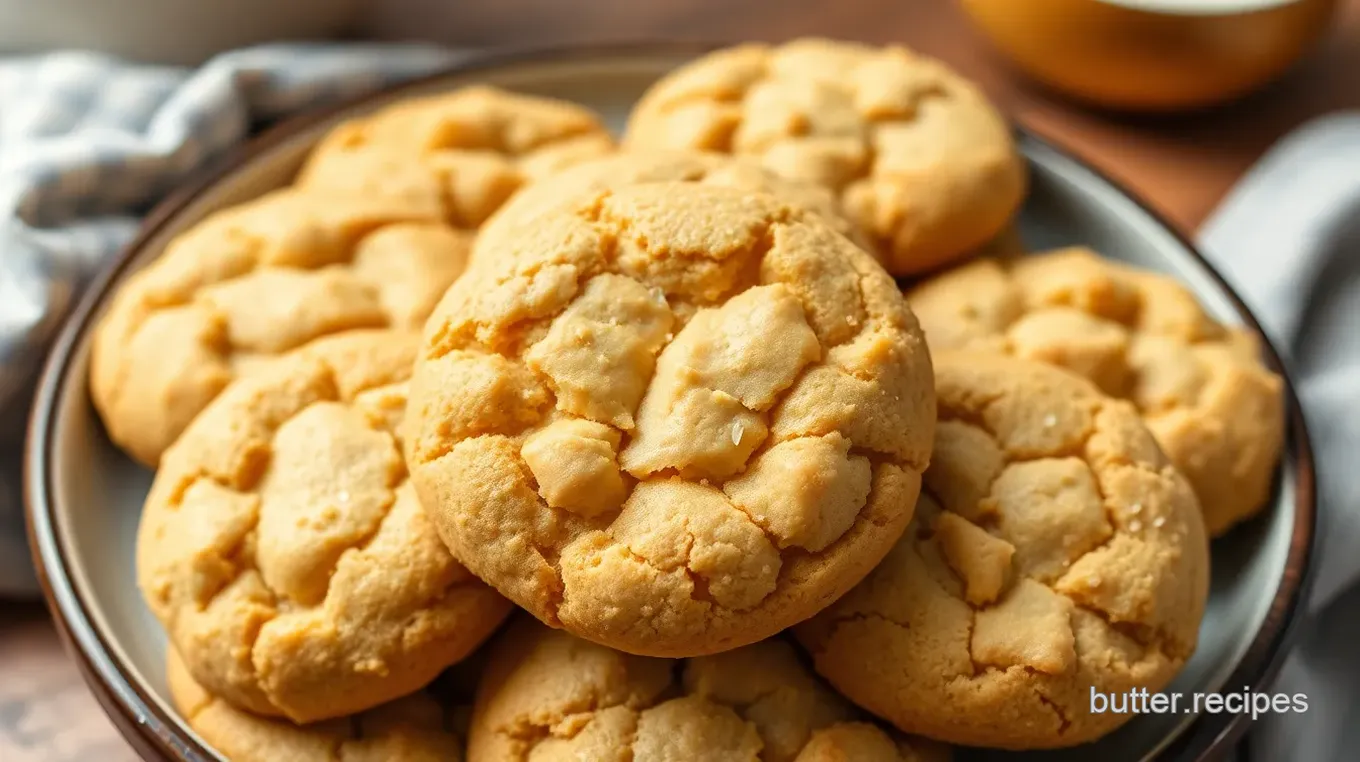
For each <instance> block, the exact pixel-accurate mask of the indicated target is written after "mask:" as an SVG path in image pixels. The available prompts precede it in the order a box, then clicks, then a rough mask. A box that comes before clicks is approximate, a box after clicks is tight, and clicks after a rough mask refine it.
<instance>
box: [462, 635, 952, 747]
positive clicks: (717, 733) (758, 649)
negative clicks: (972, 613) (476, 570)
mask: <svg viewBox="0 0 1360 762" xmlns="http://www.w3.org/2000/svg"><path fill="white" fill-rule="evenodd" d="M949 758H950V753H949V750H948V749H947V748H946V747H944V746H942V745H940V744H936V743H933V742H929V741H925V740H923V739H916V738H910V739H909V738H907V737H905V736H902V735H900V734H897V733H892V732H889V731H885V730H884V729H882V728H880V727H879V726H877V725H874V724H871V723H870V722H868V721H867V718H866V717H865V716H864V715H863V714H862V713H861V712H859V711H857V710H856V709H855V708H854V707H852V706H851V705H850V704H849V702H847V701H846V700H845V699H843V698H841V697H840V696H838V695H836V693H835V692H834V691H832V690H830V689H829V688H827V687H826V686H824V685H822V684H821V682H819V681H818V680H817V679H816V678H815V677H814V676H813V675H812V674H811V672H810V671H809V670H808V669H807V668H806V667H804V666H803V664H802V662H801V661H800V660H799V658H798V655H797V654H796V652H795V649H794V648H793V647H792V646H791V645H790V644H788V643H786V642H784V641H782V640H777V639H776V640H766V641H762V642H759V643H756V644H753V645H748V646H745V647H742V648H738V649H736V650H733V651H727V652H725V653H721V654H716V655H713V656H700V657H696V658H692V659H684V660H672V659H656V658H651V657H645V656H631V655H629V654H625V653H622V652H619V651H615V650H613V649H610V648H606V647H604V646H600V645H596V644H594V643H590V642H587V641H584V640H580V639H578V638H575V637H572V636H571V635H569V634H567V633H564V632H561V631H557V630H549V629H547V628H545V627H543V626H542V625H540V624H538V623H537V622H534V621H533V620H531V619H528V618H527V617H526V618H522V619H520V620H519V621H517V622H516V623H515V624H514V625H512V626H511V628H510V629H509V630H508V631H507V632H506V633H505V635H504V636H503V637H502V638H501V639H499V640H498V641H497V642H496V644H495V645H494V646H493V649H492V653H491V655H490V660H489V661H488V664H487V669H486V672H485V673H484V675H483V677H482V681H481V683H480V685H479V687H478V691H477V703H476V706H475V708H474V709H473V715H472V723H471V728H470V730H469V737H468V762H529V761H530V760H532V761H533V762H556V761H557V760H562V761H563V762H565V761H566V760H579V759H589V760H593V761H594V762H682V761H688V760H708V761H709V762H836V761H839V760H855V762H945V760H948V759H949Z"/></svg>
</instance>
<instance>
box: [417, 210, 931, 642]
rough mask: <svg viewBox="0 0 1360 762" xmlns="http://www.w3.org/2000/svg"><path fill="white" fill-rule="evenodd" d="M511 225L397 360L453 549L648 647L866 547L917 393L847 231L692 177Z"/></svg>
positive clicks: (425, 493)
mask: <svg viewBox="0 0 1360 762" xmlns="http://www.w3.org/2000/svg"><path fill="white" fill-rule="evenodd" d="M514 233H515V235H512V236H506V237H504V238H503V239H500V240H495V241H492V240H488V239H487V238H485V237H483V239H482V240H481V241H479V244H478V245H479V247H481V246H484V245H493V246H494V247H495V250H494V251H492V250H489V249H482V248H479V255H478V257H479V259H478V267H475V268H473V270H471V271H470V272H469V274H468V277H465V278H464V279H462V280H460V281H459V282H458V283H456V284H455V285H454V286H453V287H452V288H451V289H450V290H449V292H448V293H447V294H446V295H445V297H444V299H443V301H442V302H441V303H440V305H439V307H438V308H436V310H435V314H434V315H432V316H431V318H430V321H429V323H428V324H427V325H426V333H425V346H424V348H423V350H422V351H421V359H420V361H419V362H418V364H417V366H416V370H415V374H414V377H413V380H412V385H411V407H410V411H409V416H408V421H407V423H408V430H409V433H410V436H411V439H410V440H409V442H408V446H409V449H410V452H409V453H408V454H409V462H410V463H411V477H412V481H413V482H415V484H416V487H417V489H418V490H419V492H420V496H421V502H422V504H424V506H425V508H426V510H427V511H428V512H429V513H430V515H431V517H432V518H433V520H434V522H435V524H436V525H437V526H438V528H439V532H440V536H441V537H443V539H444V541H445V542H446V543H447V544H448V545H449V547H450V548H451V549H452V550H453V553H454V555H455V556H457V557H458V558H459V559H460V560H462V561H463V562H464V563H465V564H467V565H468V567H469V568H470V569H472V570H473V572H475V573H476V574H477V575H478V576H479V577H481V578H482V579H484V580H486V581H488V582H489V583H490V584H492V585H493V586H495V587H496V588H497V589H499V590H500V591H501V592H502V593H503V594H505V595H506V596H507V597H509V598H511V599H512V600H514V601H515V602H516V603H518V604H519V605H520V606H522V607H524V608H526V609H528V610H529V611H530V612H532V613H533V614H534V615H535V616H537V617H538V618H540V619H541V620H543V621H544V622H545V623H548V624H550V625H552V626H556V627H563V628H566V629H567V630H570V631H571V632H573V633H574V634H576V635H578V636H580V637H584V638H586V639H588V640H593V641H595V642H599V643H602V644H604V645H608V646H611V647H614V648H618V649H620V650H624V651H629V652H632V653H639V654H645V655H650V656H693V655H698V654H702V653H712V652H716V651H721V650H725V649H729V648H735V647H736V646H740V645H745V644H747V643H753V642H755V641H757V640H762V639H764V638H766V637H768V636H770V635H772V634H774V633H776V632H778V631H779V630H782V629H784V628H785V627H787V626H789V625H791V624H793V623H794V622H798V621H801V620H803V619H805V618H807V617H809V616H811V615H812V614H813V613H815V612H816V611H818V610H820V609H821V608H822V607H824V606H825V605H827V604H828V603H829V602H830V601H832V600H834V599H835V598H836V597H838V596H839V595H841V594H842V593H844V592H845V591H846V590H849V589H850V587H851V586H853V585H854V584H855V582H857V581H858V580H859V579H860V578H862V577H863V576H864V575H865V574H867V573H868V572H869V570H870V569H872V568H873V566H874V565H875V564H876V563H877V562H878V560H879V559H881V558H882V556H883V554H884V553H886V552H887V550H888V548H889V547H891V546H892V544H893V542H895V541H896V539H897V537H898V536H899V535H900V534H901V532H902V530H903V528H904V527H905V526H906V524H907V522H908V520H909V519H910V513H911V506H912V505H913V503H914V501H915V497H916V494H917V490H918V488H919V483H920V481H919V474H920V472H921V471H922V470H923V469H924V467H925V465H926V462H927V460H928V457H929V452H930V443H931V438H932V436H933V427H934V419H935V413H934V404H935V403H934V392H933V384H932V375H931V370H930V360H929V355H928V354H927V351H926V348H925V345H924V343H923V342H922V340H921V336H920V334H919V331H918V327H917V324H916V319H915V317H913V316H912V314H911V312H910V310H908V309H907V306H906V303H905V301H904V300H903V299H902V298H901V295H900V293H899V292H898V290H897V288H896V286H895V284H894V283H893V281H892V279H891V278H890V277H889V276H888V275H887V274H886V273H885V272H883V270H882V268H880V267H879V266H878V265H877V264H876V263H875V262H874V261H873V259H872V258H871V257H870V256H869V255H868V254H866V253H865V252H864V251H863V250H862V249H860V248H858V247H856V246H855V245H854V244H852V243H851V242H850V241H849V240H847V239H846V238H845V237H843V236H841V235H840V234H838V233H836V232H835V230H833V229H832V228H831V227H830V226H829V224H828V223H826V222H824V221H823V220H822V219H821V217H820V216H819V215H816V214H814V213H811V212H807V211H806V210H804V209H803V208H802V207H798V206H796V205H791V204H788V203H787V202H784V201H781V200H779V199H776V198H775V197H773V196H768V195H763V194H757V193H749V192H745V191H739V190H735V189H732V188H723V187H716V186H708V185H703V184H699V183H646V184H639V185H632V186H628V187H625V188H621V189H619V190H617V191H614V192H609V191H600V192H596V193H591V194H587V195H585V196H583V197H581V198H580V199H577V200H576V201H575V202H565V203H564V205H563V206H561V207H559V208H557V209H556V210H555V211H553V212H551V213H549V214H545V215H543V216H541V217H539V218H537V219H536V220H534V222H533V223H532V224H530V225H525V226H522V227H520V228H519V229H518V230H515V231H514ZM484 255H486V258H485V259H483V258H482V257H483V256H484ZM492 263H494V266H493V264H492ZM483 265H485V266H483Z"/></svg>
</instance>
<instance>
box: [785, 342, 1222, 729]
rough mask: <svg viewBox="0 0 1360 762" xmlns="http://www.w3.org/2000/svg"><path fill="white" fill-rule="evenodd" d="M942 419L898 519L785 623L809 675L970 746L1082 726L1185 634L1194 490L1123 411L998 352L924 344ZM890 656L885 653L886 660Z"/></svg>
mask: <svg viewBox="0 0 1360 762" xmlns="http://www.w3.org/2000/svg"><path fill="white" fill-rule="evenodd" d="M935 362H936V366H935V369H936V376H935V381H936V390H937V394H938V395H939V416H940V419H939V425H938V428H937V430H936V438H935V451H934V454H933V455H932V458H931V463H930V468H929V469H928V470H927V471H926V474H925V486H924V487H923V488H922V490H921V499H920V502H919V503H918V504H917V506H916V515H915V518H914V519H913V520H912V525H911V526H910V527H909V528H908V529H907V532H906V534H904V535H903V537H902V540H901V542H899V543H898V544H897V546H896V547H895V548H894V549H893V551H892V552H891V553H890V554H889V555H888V557H887V558H886V559H885V560H884V561H883V563H882V564H880V565H879V567H878V568H877V569H875V570H874V572H873V574H871V575H869V577H868V578H867V579H866V580H865V581H864V582H863V583H861V584H860V585H859V586H858V587H856V588H855V589H854V590H852V591H851V592H850V593H849V594H847V595H846V596H845V597H843V598H841V599H840V600H838V601H837V602H836V603H835V604H833V605H832V606H831V607H830V608H828V609H827V610H826V611H824V612H822V613H821V614H819V615H818V616H816V617H814V618H813V619H812V620H810V621H809V622H806V623H804V624H802V625H800V626H799V627H797V628H795V632H796V634H797V637H798V638H799V640H800V641H802V643H803V644H804V645H806V646H807V648H808V650H809V651H810V652H811V653H812V655H813V659H814V664H815V667H816V670H817V671H818V672H819V673H821V675H822V676H824V677H826V678H827V679H828V680H829V681H830V682H831V684H832V685H833V686H835V688H836V689H837V690H839V691H840V692H841V693H843V694H845V696H846V697H848V698H849V699H850V700H852V701H854V702H855V703H857V704H859V705H860V706H862V707H864V708H866V709H868V710H869V711H871V712H873V713H874V714H876V715H878V716H880V717H882V718H884V719H886V720H889V721H890V722H892V723H893V724H895V725H896V726H897V727H898V728H900V729H901V730H903V731H906V732H909V733H919V734H922V735H926V736H929V737H931V738H937V739H940V740H942V741H948V742H951V743H956V744H963V745H968V746H987V747H1000V748H1007V749H1031V748H1051V747H1059V746H1071V745H1074V744H1079V743H1083V742H1086V741H1091V740H1094V739H1096V738H1099V737H1100V736H1102V735H1104V734H1106V733H1108V732H1110V731H1111V730H1114V729H1115V728H1116V727H1118V726H1119V725H1120V724H1121V723H1123V722H1125V721H1127V720H1128V719H1129V718H1130V717H1132V716H1133V715H1130V714H1115V713H1105V714H1097V713H1092V712H1091V703H1092V702H1091V693H1092V691H1099V692H1103V693H1107V694H1113V693H1123V692H1127V691H1130V690H1133V689H1136V688H1146V689H1147V690H1148V691H1150V692H1156V691H1158V690H1160V689H1161V688H1162V687H1164V686H1165V685H1166V684H1167V683H1168V682H1169V681H1170V680H1171V678H1172V677H1173V676H1174V675H1175V674H1176V673H1177V672H1178V671H1179V670H1180V668H1181V667H1182V665H1184V664H1185V661H1186V659H1188V658H1189V657H1190V655H1191V653H1193V651H1194V649H1195V643H1196V638H1197V633H1198V629H1199V623H1200V618H1201V617H1202V615H1203V613H1204V606H1205V599H1206V597H1207V595H1208V576H1209V562H1208V546H1207V540H1206V538H1205V533H1204V525H1203V522H1202V520H1201V518H1200V515H1199V507H1198V505H1197V504H1196V502H1195V496H1194V493H1193V492H1192V491H1191V490H1190V487H1189V485H1188V484H1187V483H1186V482H1185V480H1184V478H1183V477H1182V476H1181V475H1180V474H1179V472H1177V471H1176V469H1175V468H1174V467H1172V466H1171V464H1170V463H1169V462H1167V460H1166V458H1165V457H1164V456H1163V454H1162V452H1161V450H1160V449H1158V447H1157V444H1156V442H1155V441H1154V440H1153V438H1152V435H1151V434H1150V433H1149V432H1148V430H1147V428H1146V427H1145V426H1144V425H1143V423H1142V422H1141V421H1140V420H1139V417H1138V413H1137V411H1135V410H1134V409H1133V406H1132V405H1130V404H1129V403H1127V402H1124V401H1121V400H1115V399H1111V398H1109V397H1106V396H1105V395H1102V394H1101V393H1100V392H1099V390H1097V389H1096V388H1095V387H1094V386H1093V385H1091V384H1090V383H1089V382H1088V381H1086V380H1085V379H1083V378H1081V377H1079V376H1076V375H1074V374H1072V373H1069V372H1067V371H1065V370H1062V369H1060V368H1055V367H1052V366H1049V365H1044V364H1042V363H1036V362H1030V361H1025V360H1018V359H1014V358H1009V357H1004V356H1001V355H987V354H969V353H963V354H959V353H948V352H946V353H936V355H935ZM887 666H890V667H891V668H886V667H887Z"/></svg>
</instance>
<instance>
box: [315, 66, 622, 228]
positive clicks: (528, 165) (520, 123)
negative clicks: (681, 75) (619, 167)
mask: <svg viewBox="0 0 1360 762" xmlns="http://www.w3.org/2000/svg"><path fill="white" fill-rule="evenodd" d="M613 150H614V139H613V137H612V136H611V135H610V134H609V131H608V130H606V129H605V127H604V124H603V123H602V122H601V120H600V117H599V116H598V115H597V114H595V113H594V112H592V111H590V110H589V109H586V108H584V107H582V106H578V105H576V104H574V103H567V102H566V101H559V100H555V99H551V98H540V97H534V96H528V95H519V94H516V93H511V92H506V91H504V90H499V89H496V88H494V87H486V86H474V87H465V88H462V89H459V90H454V91H452V92H448V93H440V94H438V95H431V96H425V97H421V98H413V99H409V100H403V101H398V102H397V103H395V104H393V105H391V106H388V107H386V108H383V109H380V110H378V111H377V112H375V113H374V114H372V115H370V116H365V117H360V118H358V119H354V120H351V121H348V122H345V123H343V124H341V125H340V126H338V127H336V128H335V129H333V130H331V131H330V132H329V133H328V134H327V135H326V136H325V137H324V138H323V139H322V140H321V142H320V144H318V146H317V148H316V149H315V150H314V151H313V152H312V153H311V155H310V156H309V157H308V160H307V163H306V164H305V165H304V166H303V168H302V170H301V171H300V172H299V173H298V177H297V182H296V184H297V185H298V186H299V187H304V188H317V189H321V190H328V191H337V190H339V191H350V192H354V193H360V194H363V195H384V196H390V197H395V198H399V199H401V200H403V201H404V202H406V203H408V204H411V205H412V206H414V207H415V208H419V209H422V210H426V211H428V212H429V213H430V214H433V215H435V216H437V217H440V218H443V219H444V220H446V221H447V222H448V223H449V224H451V225H453V226H454V227H458V228H463V229H468V230H475V229H476V228H477V227H478V226H480V225H481V224H482V222H483V221H485V220H486V219H487V217H489V216H490V215H491V213H492V212H494V211H496V209H497V208H498V207H499V206H500V205H501V204H502V203H503V202H504V201H505V200H506V199H507V198H509V197H510V195H511V194H512V193H514V192H515V191H516V190H517V189H518V188H519V187H520V186H521V185H524V184H525V183H527V182H529V181H531V180H534V179H537V178H540V177H545V176H547V175H550V174H552V173H554V172H556V171H558V170H560V169H562V168H564V167H567V166H570V165H571V164H573V163H575V162H578V161H581V160H583V159H586V158H591V157H595V156H600V155H603V154H607V153H610V152H612V151H613Z"/></svg>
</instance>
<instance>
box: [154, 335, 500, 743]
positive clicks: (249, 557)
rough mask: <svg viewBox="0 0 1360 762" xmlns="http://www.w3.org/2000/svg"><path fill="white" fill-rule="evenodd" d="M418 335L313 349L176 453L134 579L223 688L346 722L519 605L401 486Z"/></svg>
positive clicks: (220, 408)
mask: <svg viewBox="0 0 1360 762" xmlns="http://www.w3.org/2000/svg"><path fill="white" fill-rule="evenodd" d="M417 344H418V342H417V340H416V337H415V336H413V335H411V334H406V333H398V332H395V331H354V332H350V333H346V334H342V335H339V336H333V337H328V338H325V339H321V340H319V341H317V342H314V343H312V344H309V345H308V346H306V347H304V348H303V349H301V350H299V351H298V352H297V353H295V354H292V355H289V356H286V357H284V358H281V359H279V360H278V361H276V363H275V364H274V365H273V366H272V367H270V368H268V369H266V370H262V371H259V372H257V373H255V374H252V375H250V376H248V377H246V378H243V379H240V380H238V381H236V382H235V383H233V384H232V385H231V386H229V387H228V388H227V390H226V391H224V392H223V393H222V394H221V395H220V396H218V398H217V399H215V400H214V401H213V402H212V403H211V404H210V405H208V407H207V408H206V409H204V411H203V413H202V414H201V415H200V416H199V417H198V418H196V419H195V420H194V422H193V423H192V424H190V426H189V428H188V429H186V430H185V432H184V436H183V437H181V438H180V439H179V441H177V442H176V443H175V444H174V445H173V446H172V447H171V448H170V449H169V450H167V451H166V453H165V457H164V458H162V461H161V468H160V470H159V472H158V473H157V474H156V480H155V482H154V483H153V484H152V486H151V493H150V495H148V497H147V501H146V507H145V508H144V509H143V512H142V521H141V526H140V528H139V530H138V537H137V579H138V584H139V586H140V587H141V589H142V594H143V596H144V597H145V598H146V601H147V603H148V604H149V605H150V607H151V610H152V612H153V613H154V614H155V615H156V616H157V618H159V619H160V621H161V622H162V623H163V624H164V625H165V628H166V630H167V631H168V633H169V635H170V641H171V643H173V644H174V647H175V648H176V649H178V651H179V652H180V654H181V655H182V656H183V657H184V661H185V664H186V665H187V667H188V669H189V672H190V674H192V675H193V677H194V680H195V681H197V682H198V683H199V684H201V685H203V686H204V688H206V689H207V690H208V691H209V692H211V693H212V694H214V695H216V696H220V697H221V698H223V699H225V700H227V701H229V702H231V703H232V704H234V705H235V706H237V707H239V708H242V709H246V710H249V711H251V712H255V713H256V714H263V715H271V716H283V717H288V718H289V719H292V720H294V721H296V722H310V721H313V720H320V719H326V718H331V717H339V716H342V715H346V714H352V713H354V712H359V711H362V710H365V709H368V708H371V707H374V706H377V705H378V704H381V703H383V702H385V701H390V700H392V699H394V698H396V697H398V696H403V695H405V694H408V693H411V692H412V691H415V690H417V689H419V688H421V687H422V686H424V685H425V684H427V683H428V682H429V681H430V680H432V679H434V677H435V676H436V675H438V674H439V672H440V671H441V670H443V669H444V668H445V667H447V666H449V665H450V664H452V663H454V662H456V661H458V660H459V659H461V658H463V657H464V656H466V655H467V654H468V653H469V652H470V651H472V649H473V648H475V647H476V646H477V644H478V643H480V642H481V641H482V640H483V639H484V638H485V637H486V636H487V635H489V634H490V633H491V631H492V630H494V629H495V628H496V626H497V624H498V623H499V622H500V620H501V619H502V618H503V617H504V616H505V614H506V613H508V611H509V609H510V604H509V603H508V602H507V601H505V600H504V599H503V598H501V597H500V596H498V595H496V593H495V592H494V591H493V590H491V588H489V587H487V586H486V585H484V584H482V583H481V582H479V581H478V580H477V579H476V578H475V577H473V576H472V574H471V573H470V572H468V571H467V569H465V568H464V567H463V566H461V565H460V564H458V563H457V562H456V561H454V559H453V557H452V556H450V555H449V553H448V550H447V549H446V548H445V547H444V545H443V544H442V543H441V542H440V541H439V537H438V535H437V534H436V533H435V530H434V527H433V526H431V524H430V521H429V519H428V518H427V517H426V516H425V513H424V511H422V510H421V508H420V505H419V503H418V501H417V500H416V495H415V490H414V489H413V488H412V487H411V486H410V484H409V482H408V481H407V473H406V465H405V463H404V461H403V459H402V455H401V432H400V428H399V424H400V422H401V419H402V414H403V412H404V408H405V403H406V394H407V391H406V387H407V379H408V378H409V376H410V372H411V365H412V362H413V361H414V359H415V351H416V347H417Z"/></svg>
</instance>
